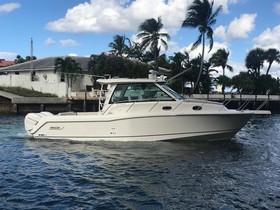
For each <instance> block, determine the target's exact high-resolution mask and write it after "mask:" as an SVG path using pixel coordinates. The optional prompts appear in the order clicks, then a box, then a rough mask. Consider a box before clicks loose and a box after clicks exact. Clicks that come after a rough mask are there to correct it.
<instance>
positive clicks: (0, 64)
mask: <svg viewBox="0 0 280 210" xmlns="http://www.w3.org/2000/svg"><path fill="white" fill-rule="evenodd" d="M14 64H15V62H14V61H6V60H5V59H0V68H3V67H7V66H11V65H14Z"/></svg>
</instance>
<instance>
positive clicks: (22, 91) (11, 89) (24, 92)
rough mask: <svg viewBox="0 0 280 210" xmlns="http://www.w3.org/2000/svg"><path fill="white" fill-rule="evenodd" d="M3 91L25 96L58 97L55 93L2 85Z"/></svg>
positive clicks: (0, 88) (0, 87)
mask: <svg viewBox="0 0 280 210" xmlns="http://www.w3.org/2000/svg"><path fill="white" fill-rule="evenodd" d="M0 90H1V91H5V92H9V93H13V94H15V95H19V96H24V97H57V96H56V95H54V94H50V93H41V92H38V91H34V90H29V89H26V88H21V87H2V86H0Z"/></svg>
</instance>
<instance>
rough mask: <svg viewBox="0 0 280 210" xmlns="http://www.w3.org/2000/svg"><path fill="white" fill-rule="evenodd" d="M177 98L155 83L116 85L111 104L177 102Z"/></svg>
mask: <svg viewBox="0 0 280 210" xmlns="http://www.w3.org/2000/svg"><path fill="white" fill-rule="evenodd" d="M176 98H177V97H175V95H174V94H173V92H171V91H170V90H169V89H167V88H163V87H162V85H161V84H159V83H155V82H145V83H141V82H139V83H120V84H116V86H115V88H114V90H113V92H112V94H111V97H110V100H109V104H115V103H131V102H133V103H135V102H147V101H175V100H176Z"/></svg>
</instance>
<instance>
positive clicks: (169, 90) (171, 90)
mask: <svg viewBox="0 0 280 210" xmlns="http://www.w3.org/2000/svg"><path fill="white" fill-rule="evenodd" d="M160 85H161V87H162V88H163V89H165V90H166V91H168V92H169V93H171V94H172V95H173V96H174V97H175V98H177V99H179V100H183V99H184V97H183V96H182V95H181V94H179V93H177V92H176V91H175V90H173V89H172V88H170V87H169V86H168V85H166V84H165V83H162V84H160Z"/></svg>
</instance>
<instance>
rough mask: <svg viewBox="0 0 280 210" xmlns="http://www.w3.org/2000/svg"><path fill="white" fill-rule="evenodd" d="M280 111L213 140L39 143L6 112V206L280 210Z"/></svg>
mask: <svg viewBox="0 0 280 210" xmlns="http://www.w3.org/2000/svg"><path fill="white" fill-rule="evenodd" d="M279 131H280V115H271V116H269V117H255V118H253V119H252V120H251V121H250V122H249V123H248V125H247V126H246V127H245V128H244V129H242V131H240V132H239V133H238V134H237V135H236V137H235V138H234V139H232V140H230V141H224V142H212V143H209V142H208V143H207V142H204V143H195V142H185V143H172V142H146V143H143V142H137V143H135V142H134V143H133V142H127V143H124V142H115V143H113V142H93V143H74V142H68V141H61V142H56V141H47V140H44V141H39V140H29V139H28V138H26V137H25V132H24V128H23V117H22V116H11V117H8V116H0V175H1V179H0V209H4V210H5V209H73V210H74V209H75V210H76V209H145V210H146V209H168V210H169V209H223V210H231V209H280V132H279Z"/></svg>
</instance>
